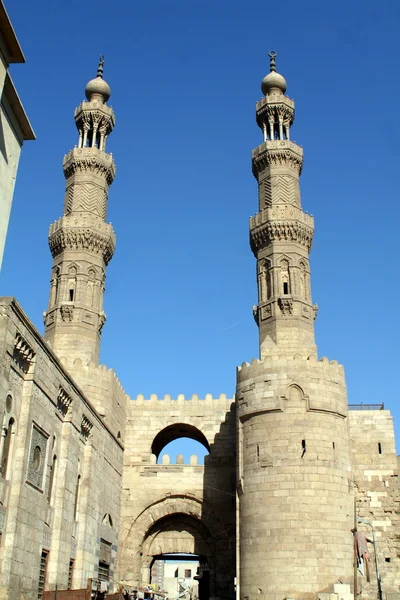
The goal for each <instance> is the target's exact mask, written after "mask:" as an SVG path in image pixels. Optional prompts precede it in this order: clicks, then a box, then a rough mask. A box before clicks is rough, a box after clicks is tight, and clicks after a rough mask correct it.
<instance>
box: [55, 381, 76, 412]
mask: <svg viewBox="0 0 400 600" xmlns="http://www.w3.org/2000/svg"><path fill="white" fill-rule="evenodd" d="M71 404H72V398H71V396H70V395H69V394H67V392H66V391H65V390H64V388H62V387H61V386H60V389H59V391H58V396H57V409H58V411H59V412H60V413H61V414H62V416H63V417H65V416H66V414H67V413H68V411H69V408H70V406H71Z"/></svg>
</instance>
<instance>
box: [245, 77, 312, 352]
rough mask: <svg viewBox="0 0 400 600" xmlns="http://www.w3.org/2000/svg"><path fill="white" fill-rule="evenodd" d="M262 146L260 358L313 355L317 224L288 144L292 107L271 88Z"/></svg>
mask: <svg viewBox="0 0 400 600" xmlns="http://www.w3.org/2000/svg"><path fill="white" fill-rule="evenodd" d="M256 116H257V123H258V125H259V126H260V128H261V130H262V131H263V134H264V142H263V143H262V144H261V145H260V146H258V147H257V148H256V149H255V150H253V174H254V176H255V177H256V179H257V181H258V201H259V213H258V214H257V215H255V217H252V218H251V219H250V243H251V247H252V250H253V253H254V255H255V257H256V259H257V286H258V305H257V306H256V307H254V317H255V319H256V322H257V324H258V327H259V332H260V356H261V358H264V357H265V356H267V355H269V354H271V353H274V352H278V353H279V354H284V353H286V352H288V353H290V354H293V352H300V353H305V354H306V355H309V354H315V353H316V346H315V339H314V319H315V317H316V312H317V307H316V306H314V305H313V304H312V299H311V277H310V275H311V273H310V262H309V252H310V250H311V244H312V238H313V233H314V220H313V218H312V217H311V216H310V215H308V214H307V213H305V212H304V211H303V210H302V208H301V197H300V183H299V178H300V174H301V170H302V165H303V150H302V148H301V147H300V146H298V145H297V144H295V143H294V142H292V141H291V140H290V127H291V125H292V124H293V121H294V102H293V101H292V100H290V99H289V98H288V97H287V96H284V95H283V93H282V90H280V89H278V88H274V87H273V88H271V89H270V90H268V93H267V96H266V97H265V98H262V99H261V100H260V102H258V103H257V105H256Z"/></svg>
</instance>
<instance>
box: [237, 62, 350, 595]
mask: <svg viewBox="0 0 400 600" xmlns="http://www.w3.org/2000/svg"><path fill="white" fill-rule="evenodd" d="M269 55H270V59H271V65H270V73H269V74H268V75H267V76H266V77H265V78H264V79H263V82H262V91H263V94H264V97H263V98H262V99H261V100H260V101H259V102H258V103H257V104H256V118H257V123H258V125H259V126H260V127H261V129H262V131H263V135H264V141H263V143H262V144H261V145H260V146H258V148H256V149H255V150H254V151H253V173H254V175H255V176H256V178H257V181H258V184H259V214H257V215H256V216H255V217H253V218H251V220H250V242H251V248H252V250H253V252H254V254H255V257H256V259H257V284H258V306H256V307H255V308H254V314H255V318H256V321H257V323H258V326H259V331H260V356H261V360H258V359H255V360H253V361H252V363H251V364H248V363H243V364H242V366H241V367H239V368H238V370H237V389H236V402H237V411H238V432H237V434H238V457H239V458H238V462H239V464H238V483H237V488H238V502H239V515H240V517H239V529H240V534H239V548H240V597H241V599H242V600H256V599H258V600H259V599H260V598H264V599H265V600H284V599H287V598H293V599H297V600H299V599H300V600H307V599H310V600H311V599H315V598H317V597H319V594H320V593H323V592H324V593H332V594H335V593H339V592H340V594H341V595H340V596H335V595H334V596H331V598H337V600H339V599H340V598H341V597H344V596H345V595H346V600H349V599H350V598H351V592H350V587H349V584H351V583H352V581H353V540H352V533H351V529H352V527H353V522H354V521H353V488H352V474H351V473H352V471H351V462H350V452H349V433H348V419H347V410H348V408H347V392H346V383H345V377H344V370H343V367H342V366H341V365H339V364H338V363H337V361H331V362H330V361H329V360H328V359H327V358H322V359H321V360H318V359H317V354H316V345H315V340H314V319H315V316H316V306H315V305H313V304H312V300H311V285H310V266H309V252H310V249H311V242H312V238H313V232H314V224H313V219H312V217H311V216H309V215H307V213H305V212H303V210H302V208H301V201H300V188H299V176H300V173H301V169H302V164H303V151H302V149H301V147H300V146H298V145H297V144H295V143H294V142H292V141H291V139H290V129H291V126H292V124H293V120H294V102H293V101H292V100H290V99H289V98H288V97H287V96H285V91H286V81H285V79H284V78H283V77H282V75H279V74H278V73H277V72H276V65H275V57H276V53H275V52H270V54H269ZM338 584H340V585H339V586H338ZM347 594H348V595H347ZM321 597H322V596H321Z"/></svg>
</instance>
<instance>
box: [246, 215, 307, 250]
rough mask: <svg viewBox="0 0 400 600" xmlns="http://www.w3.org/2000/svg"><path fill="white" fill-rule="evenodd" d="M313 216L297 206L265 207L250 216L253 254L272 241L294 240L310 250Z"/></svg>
mask: <svg viewBox="0 0 400 600" xmlns="http://www.w3.org/2000/svg"><path fill="white" fill-rule="evenodd" d="M313 236H314V218H313V217H312V216H311V215H309V214H307V213H306V212H304V211H302V210H301V208H298V207H297V206H293V205H289V204H282V205H278V206H274V207H271V208H266V209H264V210H262V211H261V212H259V213H258V214H256V215H255V216H254V217H251V218H250V246H251V249H252V251H253V253H254V255H255V256H257V253H258V252H259V251H260V250H261V249H262V248H265V247H267V246H268V245H269V244H271V243H272V242H295V243H297V244H301V245H302V246H304V247H305V248H306V249H307V251H308V252H310V250H311V246H312V240H313Z"/></svg>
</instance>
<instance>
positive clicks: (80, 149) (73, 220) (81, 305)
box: [44, 57, 115, 365]
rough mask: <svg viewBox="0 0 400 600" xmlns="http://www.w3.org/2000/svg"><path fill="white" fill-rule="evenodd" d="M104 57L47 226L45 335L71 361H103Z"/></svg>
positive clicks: (109, 250)
mask: <svg viewBox="0 0 400 600" xmlns="http://www.w3.org/2000/svg"><path fill="white" fill-rule="evenodd" d="M103 63H104V60H103V59H102V57H101V60H100V64H99V68H98V71H97V77H96V78H95V79H92V80H91V81H89V83H88V84H87V86H86V88H85V94H86V98H87V100H88V101H87V102H82V104H80V105H79V106H78V108H77V109H76V110H75V123H76V126H77V129H78V132H79V141H78V145H77V146H75V148H74V149H73V150H71V152H69V154H67V155H66V156H65V157H64V163H63V169H64V175H65V179H66V181H67V184H66V191H65V198H64V214H63V216H62V217H61V218H60V219H59V220H58V221H56V222H55V223H53V224H52V225H51V226H50V232H49V245H50V250H51V253H52V255H53V267H52V275H51V287H50V299H49V307H48V310H47V313H45V314H44V323H45V334H44V335H45V339H46V340H47V341H48V343H49V344H50V345H51V347H52V348H53V350H54V351H55V352H56V353H57V355H58V356H59V357H60V358H65V359H67V361H68V363H69V364H71V365H72V364H73V363H74V361H77V362H76V364H83V365H85V364H88V363H90V362H93V363H95V364H97V363H98V361H99V352H100V337H101V331H102V328H103V325H104V323H105V320H106V316H105V313H104V311H103V296H104V284H105V278H106V266H107V264H108V263H109V261H110V260H111V258H112V256H113V253H114V248H115V235H114V231H113V228H112V226H111V224H110V223H107V222H106V213H107V198H108V189H109V187H110V185H111V184H112V182H113V179H114V176H115V164H114V160H113V157H112V155H111V154H107V153H106V142H107V138H108V135H109V134H110V133H111V131H112V129H113V127H114V123H115V116H114V111H113V109H112V108H111V107H109V106H107V105H106V102H107V100H108V99H109V97H110V87H109V85H108V84H107V83H106V82H105V81H104V79H103Z"/></svg>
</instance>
